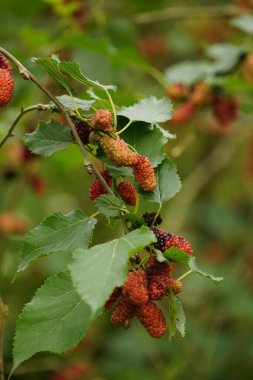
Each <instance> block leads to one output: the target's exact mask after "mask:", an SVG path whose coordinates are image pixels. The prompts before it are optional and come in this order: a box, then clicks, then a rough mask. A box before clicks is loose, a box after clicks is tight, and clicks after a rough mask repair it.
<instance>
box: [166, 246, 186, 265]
mask: <svg viewBox="0 0 253 380" xmlns="http://www.w3.org/2000/svg"><path fill="white" fill-rule="evenodd" d="M163 255H164V256H165V257H166V259H168V260H172V261H175V262H176V263H181V264H186V265H188V264H189V260H190V255H189V254H188V253H186V252H184V251H182V250H181V249H179V248H177V247H170V248H168V249H166V251H164V252H163Z"/></svg>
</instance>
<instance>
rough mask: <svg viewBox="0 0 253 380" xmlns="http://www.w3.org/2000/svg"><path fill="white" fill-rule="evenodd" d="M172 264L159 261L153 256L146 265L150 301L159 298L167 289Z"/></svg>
mask: <svg viewBox="0 0 253 380" xmlns="http://www.w3.org/2000/svg"><path fill="white" fill-rule="evenodd" d="M171 271H172V265H170V266H167V264H166V263H165V262H163V263H160V262H159V261H157V260H156V259H155V258H152V259H151V260H150V263H149V266H148V267H147V277H148V293H149V298H150V300H152V301H159V300H161V299H162V298H163V297H164V296H165V295H166V293H167V291H168V285H169V279H170V278H171Z"/></svg>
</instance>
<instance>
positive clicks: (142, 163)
mask: <svg viewBox="0 0 253 380" xmlns="http://www.w3.org/2000/svg"><path fill="white" fill-rule="evenodd" d="M132 168H133V174H134V180H135V181H136V182H137V183H138V184H139V186H140V187H141V189H142V190H144V191H153V190H154V189H155V187H156V185H157V183H156V177H155V172H154V169H153V167H152V165H151V163H150V161H149V159H148V158H147V157H144V156H140V155H139V156H138V161H137V163H136V164H134V165H133V166H132Z"/></svg>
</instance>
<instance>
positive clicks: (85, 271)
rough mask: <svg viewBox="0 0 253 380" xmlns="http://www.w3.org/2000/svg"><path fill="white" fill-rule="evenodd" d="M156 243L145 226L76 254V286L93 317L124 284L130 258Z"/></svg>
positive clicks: (73, 269) (74, 269)
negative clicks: (114, 290)
mask: <svg viewBox="0 0 253 380" xmlns="http://www.w3.org/2000/svg"><path fill="white" fill-rule="evenodd" d="M155 241H156V238H155V236H154V234H153V233H152V232H151V231H150V229H149V228H148V227H144V226H143V227H141V228H140V229H137V230H135V231H132V232H130V233H128V234H127V235H125V236H123V237H121V238H119V239H115V240H112V241H110V242H108V243H104V244H99V245H96V246H95V247H92V248H90V249H78V250H76V251H75V252H74V258H73V263H72V265H71V274H72V279H73V283H74V285H75V287H76V289H77V291H78V292H79V294H80V296H81V297H82V298H83V300H84V301H85V302H87V304H88V305H90V307H91V309H92V313H93V315H94V314H96V313H97V312H100V311H101V309H103V306H104V303H105V302H106V300H107V299H108V298H109V296H110V294H111V293H112V291H113V289H114V288H115V287H116V286H120V285H122V284H123V283H124V281H125V279H126V277H127V273H128V267H127V263H128V259H129V257H131V255H132V254H133V253H136V252H138V251H140V250H141V249H143V248H144V247H145V246H147V245H149V244H151V243H154V242H155Z"/></svg>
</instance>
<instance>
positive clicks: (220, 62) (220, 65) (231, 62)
mask: <svg viewBox="0 0 253 380" xmlns="http://www.w3.org/2000/svg"><path fill="white" fill-rule="evenodd" d="M206 53H207V55H208V56H209V57H210V58H212V59H213V60H214V61H215V62H214V64H213V71H214V72H215V73H223V72H224V73H226V72H227V71H230V70H231V69H232V68H233V67H234V66H236V65H237V64H238V62H239V61H240V59H241V57H242V55H243V54H244V53H245V48H243V47H242V46H237V45H232V44H225V43H224V44H213V45H210V46H208V48H207V49H206Z"/></svg>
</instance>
